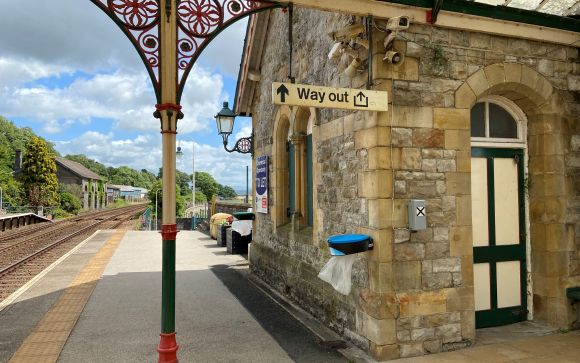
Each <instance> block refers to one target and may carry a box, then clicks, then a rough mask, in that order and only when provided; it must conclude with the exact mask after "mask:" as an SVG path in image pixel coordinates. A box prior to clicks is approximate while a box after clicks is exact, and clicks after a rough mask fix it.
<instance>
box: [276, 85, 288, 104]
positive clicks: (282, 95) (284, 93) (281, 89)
mask: <svg viewBox="0 0 580 363" xmlns="http://www.w3.org/2000/svg"><path fill="white" fill-rule="evenodd" d="M276 93H277V94H279V95H280V101H282V102H286V96H288V95H289V94H290V91H288V88H286V86H284V85H281V86H280V87H278V89H277V90H276Z"/></svg>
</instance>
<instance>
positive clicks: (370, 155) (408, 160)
mask: <svg viewBox="0 0 580 363" xmlns="http://www.w3.org/2000/svg"><path fill="white" fill-rule="evenodd" d="M298 3H300V4H301V3H305V4H306V3H307V2H303V1H298ZM319 3H320V4H323V5H320V6H325V7H326V9H335V10H337V12H328V11H321V10H317V9H306V8H295V9H294V12H293V16H294V22H293V33H294V35H293V44H294V50H293V64H292V67H293V74H292V75H293V76H294V77H295V78H296V83H302V84H313V85H323V86H332V87H346V88H360V89H366V88H367V87H369V88H371V89H375V90H383V91H387V92H388V94H389V107H390V109H389V111H388V112H380V113H377V112H362V111H355V112H352V111H340V110H333V109H314V108H304V107H290V106H275V105H273V103H272V98H271V94H272V82H281V81H287V79H288V76H289V72H290V69H289V56H288V54H289V46H288V37H289V36H288V25H287V24H288V14H287V12H284V11H282V10H280V9H275V10H271V11H269V12H264V13H260V14H256V15H254V16H253V17H252V18H251V20H250V22H249V25H248V33H247V37H246V44H245V47H244V55H243V59H242V68H241V71H240V78H239V82H238V90H237V94H236V107H235V111H236V112H238V113H240V114H243V115H248V116H249V115H251V116H252V122H253V129H254V148H255V151H254V157H259V156H268V157H269V190H268V199H269V206H268V207H269V209H268V213H267V214H260V213H257V215H256V221H255V224H254V234H253V243H252V247H251V252H250V266H251V270H252V272H253V273H255V274H256V275H257V276H259V277H260V278H262V279H263V280H265V281H266V282H267V283H269V284H270V285H271V286H273V287H274V288H276V289H277V290H279V291H280V292H282V293H284V294H285V295H286V296H288V297H290V298H291V299H292V300H294V301H295V302H297V303H298V304H300V305H301V306H302V307H303V308H305V309H306V310H307V311H309V312H310V313H312V314H313V315H314V316H316V317H318V318H319V319H321V320H322V321H323V322H325V323H326V324H327V325H328V326H330V327H331V328H333V329H335V330H336V331H338V332H340V333H341V334H343V335H344V336H345V337H347V338H348V339H350V340H351V341H352V342H354V343H355V344H357V345H359V346H360V347H362V348H363V349H366V350H367V351H369V352H370V353H371V354H372V355H373V356H374V357H375V358H377V359H380V360H388V359H394V358H397V357H408V356H415V355H422V354H428V353H435V352H440V351H445V350H452V349H459V348H462V347H465V346H468V345H470V344H472V343H473V341H474V338H475V329H476V328H478V327H485V326H490V325H502V324H509V323H513V322H516V321H521V320H536V321H539V322H544V323H547V324H550V325H554V326H558V327H562V328H567V327H569V326H570V325H571V323H572V322H573V321H574V320H575V319H576V311H575V309H574V307H573V305H571V302H570V300H568V299H567V298H566V288H568V287H572V286H580V254H579V249H580V183H579V180H580V178H578V175H579V174H580V122H579V117H580V116H579V115H580V97H579V95H580V93H579V91H580V61H579V54H578V48H577V45H578V44H580V34H579V32H578V31H579V30H580V27H579V26H578V25H579V24H580V23H579V22H578V21H576V20H574V21H575V23H574V21H572V23H570V21H568V20H566V22H567V23H566V24H572V25H574V24H575V25H576V27H575V30H576V31H575V32H574V31H573V30H574V27H572V29H568V30H561V29H551V30H550V29H548V30H546V28H542V29H541V28H540V27H539V26H536V25H529V24H518V26H521V27H520V28H518V29H520V30H514V28H513V23H509V22H505V21H499V20H495V19H490V18H485V19H484V18H478V17H475V18H474V19H471V18H467V20H469V21H466V16H465V15H464V14H457V13H452V12H450V11H449V12H444V13H443V12H442V14H444V16H445V17H446V18H445V19H443V20H444V21H445V24H451V25H448V26H447V27H443V26H439V25H437V23H435V25H432V24H429V23H428V22H427V21H425V14H426V13H427V14H428V10H430V9H427V10H425V9H421V8H415V7H411V6H407V7H400V6H394V5H392V4H387V2H376V1H351V2H345V5H343V4H342V3H339V2H337V3H336V5H332V4H331V3H332V2H328V1H322V2H319ZM346 3H350V5H347V4H346ZM295 4H296V2H295ZM334 6H336V7H334ZM341 6H342V8H340V7H341ZM338 10H340V11H341V12H338ZM366 11H368V12H367V14H369V13H370V14H373V16H374V17H375V19H374V22H375V24H376V25H377V26H376V27H374V26H373V27H372V29H373V30H372V36H371V39H370V41H371V44H372V47H371V48H372V54H371V57H372V59H371V60H372V62H368V60H369V59H368V57H367V50H366V49H365V47H361V46H359V45H354V46H353V50H354V51H356V52H359V57H360V58H361V60H362V61H361V66H360V69H359V71H358V72H357V73H356V75H355V76H354V77H353V78H350V77H347V76H346V75H345V74H344V70H345V68H347V66H348V65H349V64H350V62H351V60H352V58H350V57H348V56H347V55H346V54H345V55H343V56H342V58H341V59H340V60H331V59H329V57H328V56H327V54H328V52H329V50H330V49H331V48H332V46H333V44H334V43H335V42H334V41H333V39H331V38H330V37H329V36H328V33H329V32H331V31H333V30H337V29H341V28H344V27H345V26H348V25H350V24H364V21H365V19H364V18H362V17H359V16H354V15H351V14H358V15H362V14H364V13H365V12H366ZM361 13H362V14H361ZM399 15H409V16H411V26H410V27H409V29H407V30H406V31H404V32H401V33H400V34H399V36H397V38H396V40H395V43H394V48H395V49H396V50H397V51H398V52H400V53H402V54H404V56H405V57H404V61H403V62H402V63H400V64H399V65H392V64H390V63H388V62H386V61H384V60H383V58H384V56H385V48H384V45H383V42H384V39H385V37H386V36H387V34H386V33H385V32H384V24H385V18H389V17H393V16H399ZM441 16H443V15H440V17H441ZM537 16H538V17H540V18H541V17H542V16H543V15H542V14H537ZM454 19H457V22H454ZM482 19H483V20H482ZM416 20H417V21H416ZM562 23H565V21H564V20H562ZM458 24H459V25H458ZM461 24H464V25H461ZM510 24H511V25H510ZM510 27H511V28H510ZM510 29H511V30H510ZM504 31H505V33H504V34H501V33H500V34H498V32H504ZM361 37H363V38H366V39H369V34H368V33H366V32H365V33H364V34H362V35H361ZM573 42H576V43H575V44H576V46H572V45H566V44H571V43H573ZM351 45H352V43H351ZM369 64H370V68H371V78H370V81H371V84H369V82H368V79H367V75H368V73H367V71H368V67H369ZM254 169H255V165H254ZM409 199H424V200H425V201H426V203H427V228H426V229H425V230H421V231H418V232H412V231H410V230H409V228H408V217H407V204H408V201H409ZM342 233H364V234H368V235H370V236H372V237H373V239H374V242H375V247H374V249H373V250H372V251H369V252H366V253H362V254H360V256H359V257H358V259H357V261H356V263H355V265H354V268H353V277H352V279H353V289H352V291H351V293H350V294H349V295H348V296H344V295H341V294H339V293H338V292H336V291H334V290H333V288H332V287H331V286H330V285H328V284H326V283H325V282H323V281H321V280H320V279H319V278H318V277H317V275H318V273H319V271H320V270H321V268H322V267H323V265H324V264H325V263H326V262H327V261H328V259H329V258H330V254H329V252H328V247H327V243H326V239H327V238H328V237H329V236H330V235H334V234H342Z"/></svg>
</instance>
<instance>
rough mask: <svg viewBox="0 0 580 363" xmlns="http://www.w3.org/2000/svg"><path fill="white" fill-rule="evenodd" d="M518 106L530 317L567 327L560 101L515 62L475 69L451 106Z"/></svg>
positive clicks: (547, 84) (570, 314) (540, 78)
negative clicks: (524, 161)
mask: <svg viewBox="0 0 580 363" xmlns="http://www.w3.org/2000/svg"><path fill="white" fill-rule="evenodd" d="M489 95H499V96H503V97H506V98H508V99H510V100H511V101H513V102H514V103H515V104H516V105H518V106H519V107H520V108H521V110H522V111H523V112H524V113H525V114H526V116H527V120H528V129H527V151H528V156H529V164H528V178H529V179H528V190H527V191H528V196H529V207H530V208H529V209H530V210H529V220H530V221H529V222H530V242H531V267H532V268H531V280H532V284H533V296H532V301H533V317H534V320H540V321H544V322H547V323H549V324H552V325H557V326H560V327H568V326H569V325H570V323H571V321H573V320H574V317H575V315H574V312H573V311H572V309H571V307H570V304H568V302H567V299H566V296H565V285H566V280H567V276H568V275H567V273H566V268H562V267H561V265H562V262H563V261H565V256H564V255H565V254H566V253H567V252H566V251H568V250H569V248H568V246H567V243H568V241H567V238H566V237H565V236H566V235H567V234H566V233H567V232H566V231H567V226H566V207H567V189H568V188H567V183H568V181H567V178H566V171H565V168H564V158H565V153H566V149H565V135H564V133H565V126H564V123H565V119H564V117H563V116H562V115H561V110H562V109H563V107H562V99H561V97H560V95H559V93H558V91H557V90H556V89H555V88H554V87H553V86H552V84H551V83H550V81H549V80H548V79H546V77H544V76H543V75H542V74H541V73H539V72H537V71H536V70H534V69H532V68H530V67H528V66H526V65H524V64H519V63H496V64H492V65H489V66H486V67H485V68H483V69H480V70H478V71H477V72H475V73H473V74H472V75H471V76H469V77H468V78H467V80H466V81H465V83H463V84H462V85H461V86H460V87H459V88H458V89H457V90H456V92H455V107H456V108H459V109H471V107H472V106H473V105H474V104H475V103H476V102H478V101H479V100H480V99H482V98H483V97H485V96H489Z"/></svg>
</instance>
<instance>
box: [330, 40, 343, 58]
mask: <svg viewBox="0 0 580 363" xmlns="http://www.w3.org/2000/svg"><path fill="white" fill-rule="evenodd" d="M345 47H346V44H345V43H344V42H338V43H335V44H334V45H333V46H332V49H330V52H329V53H328V59H338V58H340V56H341V55H342V53H343V51H344V48H345Z"/></svg>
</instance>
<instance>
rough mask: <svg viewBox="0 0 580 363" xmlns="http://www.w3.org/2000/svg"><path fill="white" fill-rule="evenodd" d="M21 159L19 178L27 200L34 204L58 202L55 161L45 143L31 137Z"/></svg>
mask: <svg viewBox="0 0 580 363" xmlns="http://www.w3.org/2000/svg"><path fill="white" fill-rule="evenodd" d="M22 159H23V161H22V175H21V180H22V184H23V186H24V190H25V191H26V197H27V198H28V202H29V203H30V204H31V205H34V206H50V205H55V204H58V202H59V198H58V180H57V178H56V163H55V162H54V156H53V155H51V154H50V152H49V149H48V146H47V145H46V143H45V142H44V141H43V140H42V139H40V138H38V137H33V138H32V139H30V141H29V142H28V143H27V144H26V151H25V153H24V157H23V158H22Z"/></svg>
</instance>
